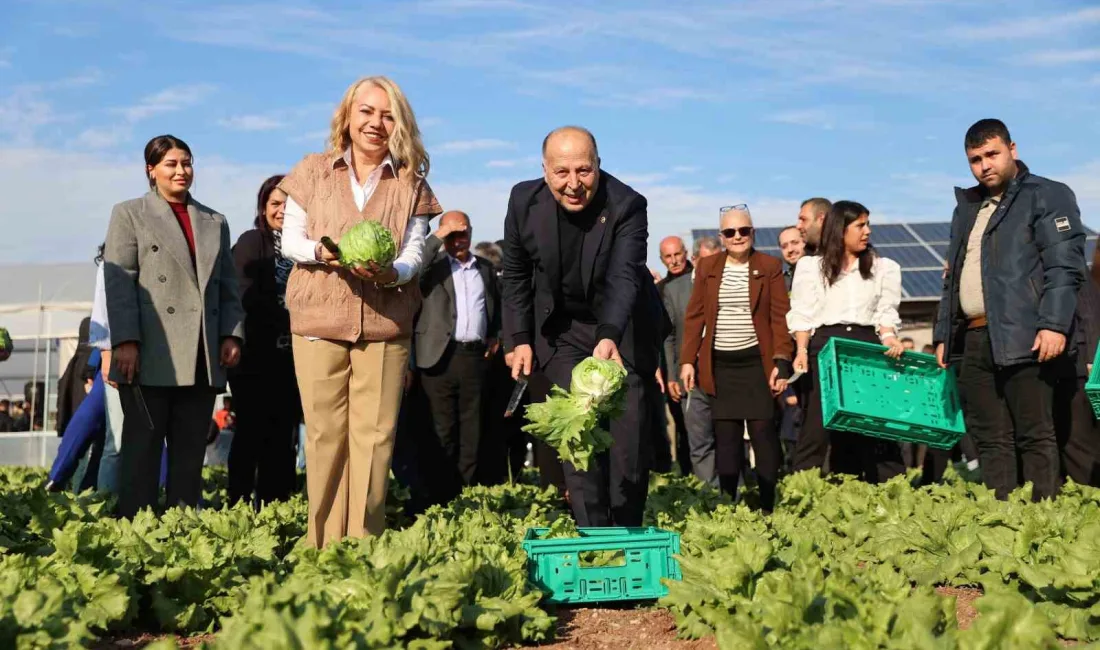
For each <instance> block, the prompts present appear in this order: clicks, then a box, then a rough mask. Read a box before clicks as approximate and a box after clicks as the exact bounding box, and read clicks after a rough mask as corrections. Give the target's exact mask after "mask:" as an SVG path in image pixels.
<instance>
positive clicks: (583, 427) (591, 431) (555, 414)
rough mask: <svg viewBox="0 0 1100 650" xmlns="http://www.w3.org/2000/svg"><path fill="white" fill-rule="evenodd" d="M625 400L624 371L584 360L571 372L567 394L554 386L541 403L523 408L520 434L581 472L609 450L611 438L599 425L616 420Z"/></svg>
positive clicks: (606, 363) (602, 362) (604, 362)
mask: <svg viewBox="0 0 1100 650" xmlns="http://www.w3.org/2000/svg"><path fill="white" fill-rule="evenodd" d="M625 397H626V369H625V368H623V367H622V366H620V365H619V364H618V363H616V362H614V361H607V360H601V359H596V358H595V357H588V358H587V359H585V360H584V361H581V362H580V363H578V364H577V365H576V367H574V368H573V374H572V376H571V377H570V383H569V390H568V391H565V390H563V389H561V388H560V387H557V386H555V387H554V388H553V390H551V391H550V396H549V397H547V398H546V401H545V402H540V403H538V404H532V405H530V406H528V407H527V413H526V415H527V424H526V425H525V426H524V427H523V430H524V431H526V432H527V433H530V434H531V435H533V436H535V437H536V438H539V439H540V440H542V441H543V442H545V443H546V444H548V445H549V446H551V447H553V448H554V449H555V450H556V451H557V452H558V456H559V457H560V458H561V459H562V460H564V461H568V462H570V463H572V464H573V466H574V467H576V468H577V469H579V470H581V471H585V470H587V469H588V463H589V461H590V460H591V459H592V457H593V456H595V455H597V454H600V453H602V452H604V451H607V450H608V449H610V448H611V434H609V433H608V432H607V431H606V430H605V429H604V428H603V427H601V425H600V422H601V420H605V419H607V418H612V417H616V416H618V415H619V414H620V413H621V412H622V405H623V399H624V398H625Z"/></svg>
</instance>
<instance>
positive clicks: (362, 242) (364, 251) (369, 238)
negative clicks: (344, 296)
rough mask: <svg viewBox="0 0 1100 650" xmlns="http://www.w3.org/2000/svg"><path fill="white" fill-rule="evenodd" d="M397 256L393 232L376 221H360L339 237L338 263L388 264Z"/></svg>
mask: <svg viewBox="0 0 1100 650" xmlns="http://www.w3.org/2000/svg"><path fill="white" fill-rule="evenodd" d="M395 257H397V244H396V243H395V242H394V240H393V233H391V232H390V229H389V228H387V227H385V226H383V225H382V224H381V222H378V221H371V220H367V221H360V222H359V223H357V224H355V225H354V226H352V227H351V229H350V230H348V231H347V232H346V233H344V236H343V237H341V238H340V264H342V265H344V266H347V267H354V266H362V267H369V266H371V265H372V264H374V265H377V266H380V267H385V266H389V265H390V264H391V263H392V262H393V260H394V258H395Z"/></svg>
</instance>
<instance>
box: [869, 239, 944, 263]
mask: <svg viewBox="0 0 1100 650" xmlns="http://www.w3.org/2000/svg"><path fill="white" fill-rule="evenodd" d="M878 253H879V255H882V256H883V257H885V258H888V259H892V260H894V261H895V262H897V263H898V264H900V265H901V268H903V269H904V268H921V267H940V266H943V262H941V261H939V260H938V259H936V256H935V255H933V254H932V253H930V252H928V249H927V248H925V247H924V246H921V245H920V244H917V245H915V246H888V247H885V248H879V249H878Z"/></svg>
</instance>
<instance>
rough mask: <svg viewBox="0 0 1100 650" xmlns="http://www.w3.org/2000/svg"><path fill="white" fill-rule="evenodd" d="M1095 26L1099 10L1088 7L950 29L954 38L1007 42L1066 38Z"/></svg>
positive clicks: (1098, 20)
mask: <svg viewBox="0 0 1100 650" xmlns="http://www.w3.org/2000/svg"><path fill="white" fill-rule="evenodd" d="M1093 23H1100V7H1088V8H1085V9H1080V10H1078V11H1072V12H1069V13H1065V14H1058V15H1055V16H1032V17H1030V18H1019V17H1016V18H1013V19H1011V20H1006V21H1001V22H996V23H992V24H986V25H981V26H967V27H960V28H956V29H953V30H951V38H960V39H964V40H998V41H1005V40H1012V39H1021V38H1036V37H1040V36H1048V35H1057V36H1064V33H1065V31H1066V30H1069V29H1080V28H1081V27H1086V26H1088V25H1091V24H1093Z"/></svg>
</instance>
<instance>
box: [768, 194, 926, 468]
mask: <svg viewBox="0 0 1100 650" xmlns="http://www.w3.org/2000/svg"><path fill="white" fill-rule="evenodd" d="M869 217H870V212H869V211H868V210H867V208H865V207H864V206H862V205H860V204H859V203H856V202H854V201H838V202H837V203H835V204H833V208H832V210H831V211H830V212H829V216H828V218H826V219H825V225H824V227H823V229H822V233H821V247H820V249H819V251H818V253H819V255H818V256H813V257H804V258H802V259H801V260H799V262H798V267H797V269H796V270H795V275H794V282H793V284H792V286H791V311H790V313H788V314H787V325H788V327H789V328H790V331H791V334H793V335H794V337H795V344H796V345H795V347H796V351H795V358H794V368H795V371H796V372H799V371H801V372H805V373H807V375H808V376H807V377H805V378H804V379H802V381H804V382H807V385H806V387H805V388H806V389H807V399H806V413H805V418H804V419H803V423H802V432H801V434H800V436H799V439H798V444H797V445H796V446H795V451H794V457H793V459H792V465H793V469H794V471H796V472H797V471H801V470H804V469H810V468H813V467H818V468H820V467H823V466H824V464H825V457H826V454H827V453H828V454H829V468H830V471H833V472H837V473H843V474H853V475H856V476H859V477H861V478H863V479H864V480H866V481H868V482H871V483H877V482H880V481H885V480H887V479H889V478H891V477H893V476H895V475H897V474H901V473H903V472H904V471H905V464H904V463H903V461H902V457H901V449H900V448H899V446H898V445H897V443H893V442H890V441H887V440H882V439H879V438H870V437H866V436H862V435H859V434H854V433H848V432H843V431H830V430H826V429H825V426H824V423H823V421H822V417H821V416H822V414H821V392H820V387H819V385H818V379H817V376H816V374H817V354H818V352H820V351H821V348H823V347H824V346H825V344H826V343H828V342H829V339H831V338H833V337H841V338H847V339H855V340H858V341H867V342H871V343H882V344H883V345H886V346H887V350H886V352H885V354H886V355H887V356H889V357H892V358H897V357H900V356H901V354H902V352H904V350H905V348H904V346H903V345H902V343H901V340H900V339H898V336H897V332H898V326H899V325H900V324H901V318H900V317H899V316H898V305H899V304H900V302H901V267H899V266H898V264H897V262H894V261H893V260H889V259H885V258H883V257H879V255H878V254H877V253H876V252H875V250H874V249H873V248H872V247H871V243H870V239H871V226H870V223H869ZM830 448H831V452H830Z"/></svg>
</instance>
